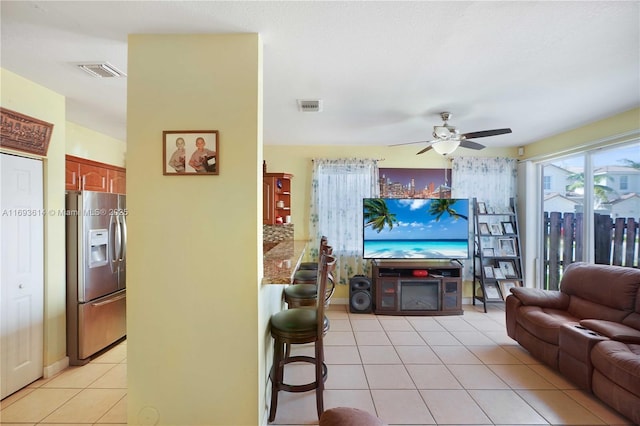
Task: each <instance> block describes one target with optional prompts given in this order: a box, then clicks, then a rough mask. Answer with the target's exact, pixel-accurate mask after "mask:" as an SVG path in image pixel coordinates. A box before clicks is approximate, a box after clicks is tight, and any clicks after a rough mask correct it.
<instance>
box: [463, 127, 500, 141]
mask: <svg viewBox="0 0 640 426" xmlns="http://www.w3.org/2000/svg"><path fill="white" fill-rule="evenodd" d="M507 133H511V129H494V130H482V131H479V132H469V133H465V134H463V135H461V136H464V137H465V138H467V139H476V138H486V137H487V136H497V135H504V134H507Z"/></svg>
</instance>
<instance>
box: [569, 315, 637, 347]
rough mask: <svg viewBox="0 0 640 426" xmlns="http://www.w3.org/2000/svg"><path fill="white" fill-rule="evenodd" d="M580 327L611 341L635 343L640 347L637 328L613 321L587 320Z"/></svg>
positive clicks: (581, 322)
mask: <svg viewBox="0 0 640 426" xmlns="http://www.w3.org/2000/svg"><path fill="white" fill-rule="evenodd" d="M580 325H581V326H583V327H586V328H588V329H589V330H593V331H595V332H596V333H600V334H602V335H603V336H606V337H608V338H610V339H613V340H617V341H619V342H623V343H635V344H637V345H640V330H636V329H635V328H631V327H629V326H626V325H624V324H620V323H617V322H612V321H602V320H595V319H586V320H582V321H580Z"/></svg>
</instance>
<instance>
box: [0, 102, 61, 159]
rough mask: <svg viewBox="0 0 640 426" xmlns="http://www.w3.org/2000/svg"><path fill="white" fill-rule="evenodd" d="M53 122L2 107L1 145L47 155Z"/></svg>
mask: <svg viewBox="0 0 640 426" xmlns="http://www.w3.org/2000/svg"><path fill="white" fill-rule="evenodd" d="M52 131H53V124H51V123H47V122H46V121H42V120H38V119H37V118H33V117H29V116H28V115H24V114H20V113H19V112H15V111H11V110H10V109H6V108H2V107H0V146H2V147H5V148H12V149H16V150H18V151H24V152H30V153H32V154H38V155H43V156H46V155H47V149H49V140H50V139H51V132H52Z"/></svg>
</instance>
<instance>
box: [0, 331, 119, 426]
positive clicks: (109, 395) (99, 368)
mask: <svg viewBox="0 0 640 426" xmlns="http://www.w3.org/2000/svg"><path fill="white" fill-rule="evenodd" d="M126 396H127V342H126V341H124V342H122V343H120V344H118V345H117V346H114V347H113V348H112V349H111V350H110V351H108V352H106V353H104V354H102V355H101V356H99V357H96V358H95V359H94V360H92V361H91V362H90V363H89V364H87V365H84V366H82V367H69V368H67V369H65V370H64V371H62V372H60V373H58V374H57V375H55V376H54V377H51V378H49V379H40V380H38V381H36V382H34V383H32V384H31V385H29V386H28V387H26V388H24V389H22V390H20V391H18V392H16V393H14V394H13V395H10V396H8V397H7V398H5V399H3V400H2V402H0V424H2V425H3V426H6V425H20V426H26V425H40V424H43V425H44V424H57V425H58V426H76V425H78V426H79V425H94V424H95V425H103V424H110V425H126V424H127V398H126Z"/></svg>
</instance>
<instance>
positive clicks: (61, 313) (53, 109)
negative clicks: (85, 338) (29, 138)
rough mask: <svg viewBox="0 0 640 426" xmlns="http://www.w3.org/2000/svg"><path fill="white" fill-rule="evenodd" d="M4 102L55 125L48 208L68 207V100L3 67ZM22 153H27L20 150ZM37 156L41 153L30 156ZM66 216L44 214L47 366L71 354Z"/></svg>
mask: <svg viewBox="0 0 640 426" xmlns="http://www.w3.org/2000/svg"><path fill="white" fill-rule="evenodd" d="M0 82H1V84H2V86H1V90H0V92H1V98H0V99H1V102H0V104H1V105H2V106H3V107H4V108H7V109H10V110H13V111H16V112H20V113H22V114H26V115H29V116H31V117H34V118H37V119H39V120H43V121H46V122H48V123H52V124H53V125H54V127H53V132H52V133H51V140H50V142H49V149H48V151H47V156H46V158H44V161H43V164H44V176H43V178H44V208H45V210H49V209H53V210H54V211H56V212H58V211H63V210H64V154H65V99H64V97H63V96H62V95H59V94H58V93H55V92H53V91H51V90H49V89H47V88H45V87H42V86H40V85H37V84H35V83H33V82H31V81H29V80H27V79H25V78H23V77H21V76H19V75H17V74H14V73H12V72H10V71H7V70H5V69H0ZM20 155H24V154H22V153H20ZM28 156H30V157H33V158H39V157H37V156H33V155H28ZM64 219H65V218H64V216H63V215H57V214H56V215H45V217H44V234H45V235H44V244H45V247H44V259H45V260H44V262H45V265H44V288H45V290H44V291H45V294H44V304H45V306H44V321H45V322H44V348H45V349H44V365H45V366H50V365H52V364H54V363H56V362H58V361H60V360H63V359H64V358H65V357H66V354H67V346H66V332H65V324H66V314H65V288H66V278H65V254H64V253H65V242H64V238H65V237H64Z"/></svg>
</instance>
